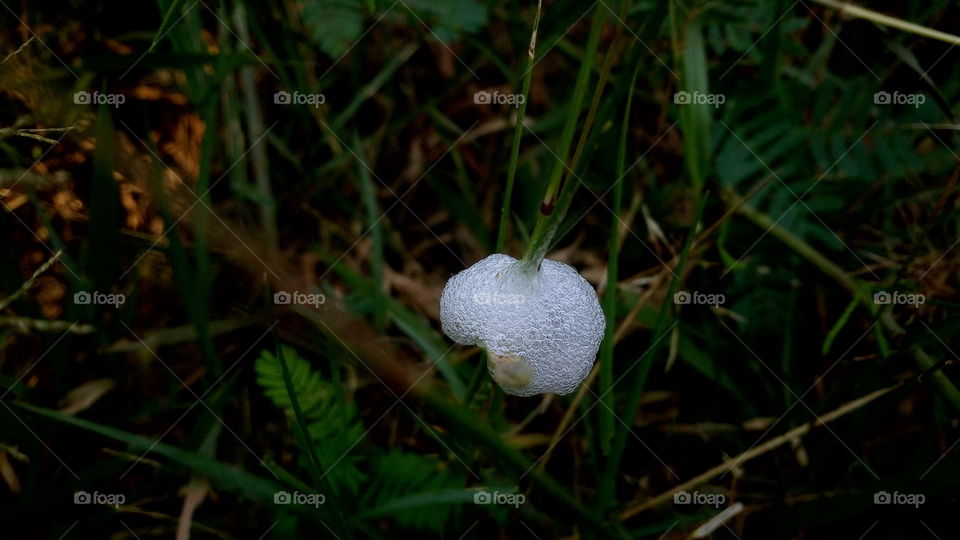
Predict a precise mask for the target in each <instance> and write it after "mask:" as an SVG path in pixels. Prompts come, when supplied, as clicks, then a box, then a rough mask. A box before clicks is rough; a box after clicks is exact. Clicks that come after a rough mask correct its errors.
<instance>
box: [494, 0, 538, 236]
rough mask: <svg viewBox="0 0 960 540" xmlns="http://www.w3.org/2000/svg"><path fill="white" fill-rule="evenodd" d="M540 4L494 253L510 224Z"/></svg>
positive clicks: (529, 51) (528, 55)
mask: <svg viewBox="0 0 960 540" xmlns="http://www.w3.org/2000/svg"><path fill="white" fill-rule="evenodd" d="M541 7H542V2H541V1H540V0H537V14H536V16H535V17H534V19H533V31H532V32H531V33H530V47H529V48H528V49H527V69H526V71H524V74H523V89H522V90H521V91H520V92H521V95H522V96H523V99H522V100H520V107H519V108H518V109H517V123H516V127H514V129H513V147H512V148H511V149H510V167H509V168H508V169H507V187H506V189H505V190H504V194H503V208H502V209H501V210H500V227H499V229H498V231H497V245H496V249H495V251H496V253H500V252H502V251H503V245H504V244H505V243H506V240H507V223H509V222H510V200H511V198H512V196H513V182H514V179H515V178H516V177H517V160H518V159H519V157H520V139H521V138H523V120H524V118H526V115H527V101H528V99H529V96H530V80H531V79H533V63H534V58H535V57H536V49H537V28H538V27H539V26H540V10H541Z"/></svg>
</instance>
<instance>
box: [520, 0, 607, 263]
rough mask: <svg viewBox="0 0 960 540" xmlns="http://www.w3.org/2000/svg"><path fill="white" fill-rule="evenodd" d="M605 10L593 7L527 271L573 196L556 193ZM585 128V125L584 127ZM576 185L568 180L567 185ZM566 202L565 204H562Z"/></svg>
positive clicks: (544, 249)
mask: <svg viewBox="0 0 960 540" xmlns="http://www.w3.org/2000/svg"><path fill="white" fill-rule="evenodd" d="M602 9H606V8H604V7H603V6H601V5H600V4H598V5H597V6H596V7H595V8H594V13H593V20H592V22H591V25H590V35H589V37H588V38H587V46H586V48H585V49H584V51H583V62H582V63H581V64H580V71H579V72H578V73H577V80H576V83H575V84H574V87H573V97H572V98H571V100H570V107H569V110H568V113H567V119H566V123H565V124H564V126H563V132H562V133H561V135H560V146H559V148H558V151H557V152H556V154H557V156H558V159H557V161H556V164H555V165H554V167H553V170H552V171H551V175H550V181H549V182H548V184H547V191H546V194H545V195H544V198H543V202H542V203H541V204H540V213H539V214H538V216H537V224H536V226H534V229H533V233H532V234H531V235H530V242H529V244H527V249H526V251H525V252H524V254H523V263H524V266H525V267H526V268H527V269H528V270H536V269H538V268H539V267H540V263H541V262H542V261H543V257H544V256H545V255H546V253H547V249H548V246H549V245H550V240H551V239H552V238H553V235H554V233H556V231H557V228H558V226H559V222H560V220H561V219H562V218H563V215H564V214H565V213H566V207H567V206H569V199H572V198H573V194H572V193H569V197H566V195H567V193H561V194H560V196H558V195H557V193H558V192H559V191H560V185H561V180H563V177H564V172H565V171H566V170H567V169H568V168H569V169H570V170H572V169H573V167H575V166H576V163H571V164H570V167H568V166H567V164H566V161H565V160H566V156H567V155H568V154H569V153H570V147H571V146H572V144H573V135H574V132H575V131H576V127H577V120H578V119H579V118H580V109H581V108H582V107H583V101H584V99H585V98H586V94H587V83H588V82H589V80H590V73H591V72H592V71H593V63H594V61H595V58H596V56H597V45H598V43H599V42H600V31H601V30H602V29H603V25H604V23H605V21H606V18H605V17H604V16H603V15H602V12H601V10H602ZM585 128H589V126H585ZM570 184H573V185H574V188H575V187H576V182H574V181H573V180H570V181H568V182H567V185H570ZM567 191H568V189H567V186H564V192H567ZM564 203H566V204H564Z"/></svg>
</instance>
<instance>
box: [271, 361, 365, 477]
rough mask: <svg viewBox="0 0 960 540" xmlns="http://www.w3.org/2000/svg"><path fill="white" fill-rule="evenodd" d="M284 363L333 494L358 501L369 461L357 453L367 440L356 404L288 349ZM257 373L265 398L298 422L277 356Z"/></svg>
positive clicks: (303, 457) (304, 457)
mask: <svg viewBox="0 0 960 540" xmlns="http://www.w3.org/2000/svg"><path fill="white" fill-rule="evenodd" d="M283 357H284V359H285V360H286V361H287V365H288V366H289V368H290V379H291V382H292V383H293V388H294V392H295V393H296V395H297V397H298V399H299V400H300V406H301V408H302V409H303V414H304V416H305V417H306V418H307V419H308V421H309V424H308V427H307V430H308V431H309V433H310V439H311V440H312V441H313V443H314V445H315V449H316V451H317V455H318V456H319V457H320V461H321V463H322V464H323V466H324V467H326V469H327V476H328V480H329V481H330V484H331V486H332V488H333V489H334V491H336V492H337V493H338V494H339V493H346V492H349V493H352V494H354V495H355V494H356V492H357V489H358V487H359V485H360V483H361V482H362V481H363V480H364V479H365V478H366V475H365V474H364V473H363V472H362V471H361V470H360V465H361V463H362V461H363V457H362V456H360V455H359V454H358V453H357V452H356V451H355V450H356V448H355V447H356V446H357V444H358V443H359V442H360V440H361V439H362V438H363V434H364V427H363V423H362V422H361V421H360V418H359V414H358V411H357V406H356V404H355V403H353V402H352V401H346V400H343V399H341V397H340V396H338V395H337V393H336V391H335V389H334V387H333V385H332V384H331V383H330V382H329V381H327V380H325V379H323V378H322V377H321V376H320V373H318V372H316V371H313V370H312V369H311V368H310V363H309V362H308V361H307V360H305V359H304V358H302V357H301V356H300V355H298V354H297V352H296V351H295V350H294V349H293V348H291V347H287V346H283ZM256 371H257V383H258V384H260V387H261V388H263V390H264V393H265V394H266V395H267V397H268V398H270V400H271V401H273V403H274V404H275V405H276V406H277V407H279V408H280V409H281V410H283V411H284V412H285V413H286V414H287V416H288V417H289V418H290V419H291V421H292V420H293V408H292V405H291V403H290V396H289V395H288V394H287V388H286V386H285V385H284V382H283V372H282V371H281V368H280V362H279V360H278V359H277V358H276V355H274V354H273V353H272V352H271V351H269V350H267V349H264V350H263V351H261V353H260V357H259V358H258V359H257V363H256ZM302 459H306V456H305V455H304V456H302Z"/></svg>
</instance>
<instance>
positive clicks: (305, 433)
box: [276, 339, 351, 538]
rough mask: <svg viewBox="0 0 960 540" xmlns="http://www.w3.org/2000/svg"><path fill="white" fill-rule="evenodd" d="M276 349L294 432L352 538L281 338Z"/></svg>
mask: <svg viewBox="0 0 960 540" xmlns="http://www.w3.org/2000/svg"><path fill="white" fill-rule="evenodd" d="M276 349H277V360H278V361H279V362H280V369H281V371H282V372H283V383H284V385H285V386H286V387H287V395H288V396H290V405H291V406H292V408H293V414H294V416H295V417H296V426H297V429H295V430H294V433H296V434H298V437H297V439H298V440H299V442H300V448H302V449H303V450H305V451H306V452H307V456H308V457H309V458H310V461H309V463H310V469H311V472H312V473H313V476H314V481H315V482H316V484H317V485H316V488H317V489H319V490H320V492H321V493H323V494H324V495H325V496H326V498H327V502H328V503H329V504H330V506H331V507H332V508H333V514H334V515H335V516H336V518H337V521H336V525H337V527H336V528H338V529H339V530H340V531H341V533H342V534H344V535H345V536H346V537H347V538H351V534H350V528H349V527H348V526H347V520H346V518H345V517H344V515H343V512H341V511H340V506H339V505H338V504H337V500H336V496H335V494H334V492H333V490H332V489H331V487H330V482H328V481H327V476H326V474H325V473H324V469H323V465H322V464H321V463H320V457H319V456H318V455H317V449H316V448H315V447H314V445H313V441H312V440H311V438H310V430H309V429H308V428H307V419H306V418H305V417H304V415H303V409H301V408H300V399H299V398H298V397H297V393H296V391H295V390H294V389H293V380H292V379H291V378H290V368H289V366H287V360H286V359H285V358H284V356H283V347H281V346H280V340H279V339H276Z"/></svg>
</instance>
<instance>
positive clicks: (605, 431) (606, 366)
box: [599, 63, 640, 453]
mask: <svg viewBox="0 0 960 540" xmlns="http://www.w3.org/2000/svg"><path fill="white" fill-rule="evenodd" d="M639 73H640V64H639V63H637V65H636V67H635V68H634V70H633V76H632V77H631V79H630V89H629V90H628V93H627V103H626V105H625V106H624V111H623V122H622V123H621V125H620V145H619V147H618V148H617V169H616V170H617V175H616V178H617V180H616V181H615V183H614V185H613V208H612V209H611V210H612V212H613V219H612V220H611V223H610V245H609V255H608V256H607V286H606V289H604V291H603V316H604V318H605V319H606V320H607V325H606V328H605V329H604V336H603V343H601V344H600V380H599V385H600V395H601V396H602V397H601V400H602V401H603V403H604V404H605V405H606V406H605V407H601V408H600V446H601V448H603V451H604V452H605V453H606V452H608V451H609V450H610V439H611V438H612V437H613V431H614V429H613V428H614V417H613V407H614V401H613V392H611V391H610V389H611V388H612V387H613V349H614V345H615V344H614V341H613V335H614V330H615V327H616V322H617V264H618V262H619V253H620V209H621V207H622V206H623V184H624V181H623V176H624V169H625V167H626V157H627V133H628V128H629V126H630V105H631V102H632V101H633V87H634V85H635V84H636V82H637V75H638V74H639Z"/></svg>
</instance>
